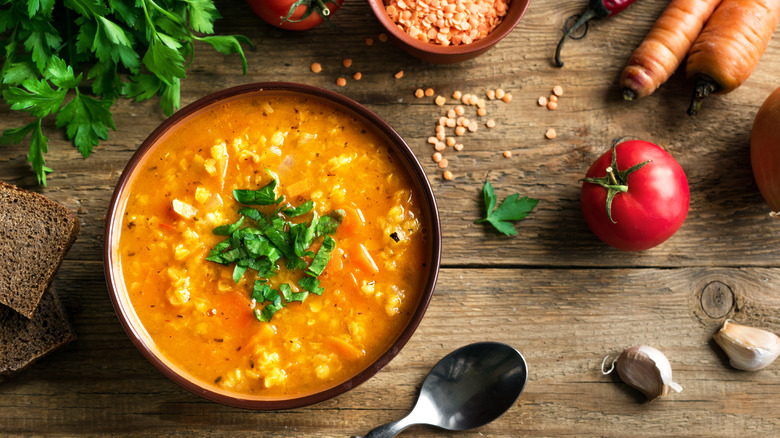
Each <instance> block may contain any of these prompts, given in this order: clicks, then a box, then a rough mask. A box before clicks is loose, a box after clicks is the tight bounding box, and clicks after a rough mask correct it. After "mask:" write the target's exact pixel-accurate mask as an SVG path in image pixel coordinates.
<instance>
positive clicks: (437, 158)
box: [431, 152, 443, 163]
mask: <svg viewBox="0 0 780 438" xmlns="http://www.w3.org/2000/svg"><path fill="white" fill-rule="evenodd" d="M431 158H433V162H434V163H438V162H439V161H441V159H442V158H443V157H442V156H441V152H434V153H433V156H431Z"/></svg>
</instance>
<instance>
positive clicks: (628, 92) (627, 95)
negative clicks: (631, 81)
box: [623, 88, 637, 101]
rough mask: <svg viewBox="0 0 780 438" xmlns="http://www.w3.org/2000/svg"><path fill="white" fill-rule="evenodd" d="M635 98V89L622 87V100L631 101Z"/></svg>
mask: <svg viewBox="0 0 780 438" xmlns="http://www.w3.org/2000/svg"><path fill="white" fill-rule="evenodd" d="M636 98H637V94H636V91H634V90H632V89H630V88H624V89H623V100H628V101H632V100H634V99H636Z"/></svg>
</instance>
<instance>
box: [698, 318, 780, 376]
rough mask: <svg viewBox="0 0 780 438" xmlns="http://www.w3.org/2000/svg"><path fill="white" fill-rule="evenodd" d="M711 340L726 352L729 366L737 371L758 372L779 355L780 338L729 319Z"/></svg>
mask: <svg viewBox="0 0 780 438" xmlns="http://www.w3.org/2000/svg"><path fill="white" fill-rule="evenodd" d="M713 338H714V339H715V342H717V343H718V345H720V348H722V349H723V351H725V352H726V355H727V356H728V357H729V359H730V363H731V366H732V367H734V368H736V369H738V370H745V371H757V370H760V369H762V368H765V367H767V366H769V364H771V363H772V362H773V361H774V360H775V359H777V356H778V355H780V337H778V336H777V335H776V334H774V333H771V332H768V331H766V330H762V329H759V328H755V327H749V326H746V325H740V324H736V323H734V322H733V321H731V320H729V319H727V320H726V321H724V322H723V327H722V328H721V329H720V330H718V332H717V333H715V335H714V336H713Z"/></svg>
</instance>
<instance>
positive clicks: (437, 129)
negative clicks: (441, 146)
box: [436, 125, 444, 134]
mask: <svg viewBox="0 0 780 438" xmlns="http://www.w3.org/2000/svg"><path fill="white" fill-rule="evenodd" d="M440 132H444V125H436V133H437V134H438V133H440Z"/></svg>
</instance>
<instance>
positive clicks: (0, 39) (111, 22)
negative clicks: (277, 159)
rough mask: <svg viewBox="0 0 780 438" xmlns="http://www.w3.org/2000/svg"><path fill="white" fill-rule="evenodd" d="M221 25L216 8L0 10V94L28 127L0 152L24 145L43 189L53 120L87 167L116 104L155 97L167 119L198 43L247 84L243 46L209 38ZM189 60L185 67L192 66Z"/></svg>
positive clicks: (14, 0)
mask: <svg viewBox="0 0 780 438" xmlns="http://www.w3.org/2000/svg"><path fill="white" fill-rule="evenodd" d="M218 18H220V15H219V13H218V11H217V8H216V7H215V6H214V3H213V2H212V0H135V2H132V1H129V0H64V1H62V2H55V1H54V0H0V50H3V51H4V53H3V55H4V56H3V62H2V67H0V90H1V91H2V96H3V99H4V100H5V103H6V104H8V105H10V106H11V109H13V110H18V111H23V112H26V113H28V114H29V115H30V116H32V117H33V118H34V120H32V121H31V122H30V123H28V124H26V125H24V126H21V127H17V128H11V129H7V130H5V131H4V132H3V135H2V136H1V137H0V143H2V144H8V143H20V142H22V141H24V139H25V138H27V136H28V135H29V155H28V160H29V161H30V164H31V165H32V168H33V170H34V171H35V174H36V176H37V178H38V182H39V184H42V185H44V186H45V185H46V174H47V173H48V172H51V171H52V170H51V169H50V168H48V167H46V165H45V158H44V155H45V154H46V153H47V152H48V142H49V139H48V138H47V137H46V136H45V135H44V133H43V123H42V120H43V119H44V118H45V117H47V116H55V117H56V118H55V124H56V126H57V128H61V129H64V131H65V134H66V135H67V137H68V139H69V140H71V141H72V142H73V144H74V145H75V146H76V148H77V149H78V151H79V152H80V153H81V155H82V156H83V157H84V158H86V157H88V156H89V155H90V154H91V153H92V150H93V149H94V148H95V146H97V145H98V144H99V143H100V141H101V140H107V139H108V132H109V129H111V130H116V125H115V124H114V120H113V119H112V114H111V107H112V106H113V104H114V101H115V100H116V99H117V98H118V97H119V96H124V97H126V98H129V99H134V100H135V101H136V102H137V101H143V100H147V99H150V98H152V97H154V96H158V95H159V96H160V106H161V107H162V109H163V112H164V113H165V114H166V115H168V116H169V115H171V114H173V112H174V111H176V110H177V109H178V108H179V106H180V90H181V79H183V78H184V77H185V70H186V67H187V65H188V64H189V62H191V60H192V57H193V55H194V51H195V50H194V41H201V42H204V43H207V44H209V45H211V46H212V47H213V48H214V49H215V50H217V51H218V52H220V53H223V54H226V55H227V54H233V53H237V54H238V55H239V56H240V57H241V61H242V64H243V70H244V74H246V68H247V63H246V57H245V56H244V53H243V50H242V48H241V44H242V43H244V44H249V45H251V44H252V43H251V42H250V41H249V40H248V39H247V38H246V37H244V36H240V35H235V36H222V35H213V33H214V21H215V20H217V19H218ZM188 60H189V61H188Z"/></svg>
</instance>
